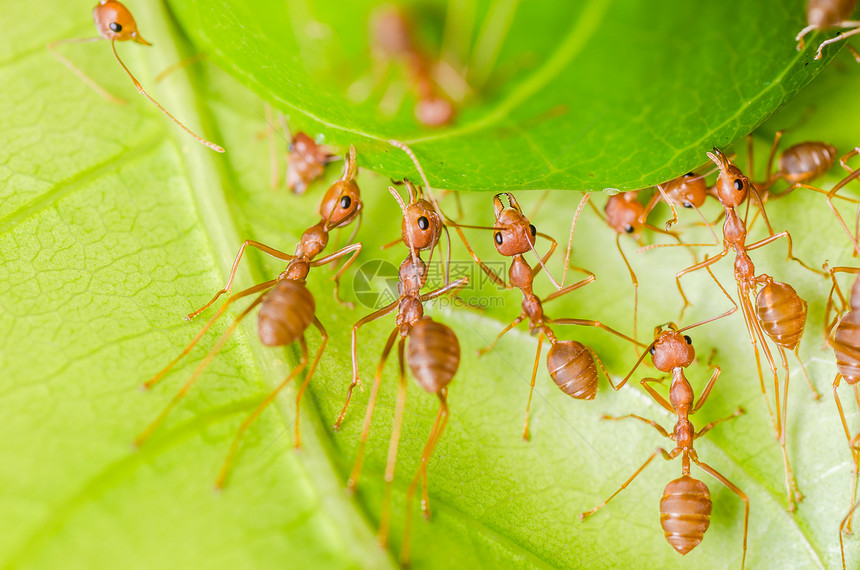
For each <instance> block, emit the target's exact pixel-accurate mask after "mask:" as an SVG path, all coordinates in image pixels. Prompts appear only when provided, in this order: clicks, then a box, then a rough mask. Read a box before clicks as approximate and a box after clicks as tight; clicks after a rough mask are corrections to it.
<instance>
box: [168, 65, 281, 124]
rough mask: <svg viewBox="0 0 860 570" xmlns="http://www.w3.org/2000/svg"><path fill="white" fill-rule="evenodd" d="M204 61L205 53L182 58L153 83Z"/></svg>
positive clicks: (169, 66)
mask: <svg viewBox="0 0 860 570" xmlns="http://www.w3.org/2000/svg"><path fill="white" fill-rule="evenodd" d="M204 59H206V54H205V53H198V54H196V55H190V56H188V57H185V58H182V59H180V60H179V61H177V62H176V63H172V64H170V65H168V66H167V67H165V68H164V70H163V71H162V72H161V73H159V74H158V75H156V76H155V79H153V81H155V82H156V83H161V82H162V81H164V80H165V79H166V78H167V76H168V75H171V74H173V73H175V72H177V71H179V70H180V69H184V68H186V67H189V66H191V65H194V64H195V63H198V62H201V61H203V60H204ZM266 106H269V104H268V103H266ZM269 112H270V113H271V107H269Z"/></svg>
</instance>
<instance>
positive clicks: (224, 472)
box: [215, 335, 308, 490]
mask: <svg viewBox="0 0 860 570" xmlns="http://www.w3.org/2000/svg"><path fill="white" fill-rule="evenodd" d="M299 344H300V346H301V348H302V357H301V359H300V360H299V363H298V365H297V366H296V367H295V368H293V370H292V371H290V373H289V374H288V375H287V377H286V378H285V379H284V381H283V382H281V383H280V384H279V385H278V386H277V388H275V389H274V390H272V391H271V392H270V393H269V395H268V396H266V398H265V399H264V400H263V401H262V402H260V404H259V405H258V406H257V407H256V408H254V411H253V412H251V413H250V414H249V415H248V417H247V418H245V421H243V422H242V425H241V426H239V429H238V430H236V435H235V436H233V442H232V443H231V444H230V450H229V451H228V452H227V456H226V457H225V458H224V463H223V464H222V465H221V470H220V471H219V472H218V477H217V478H216V479H215V488H216V489H218V490H220V489H223V488H224V486H225V484H226V483H227V477H228V476H229V474H230V471H231V469H232V468H233V461H234V458H235V457H236V452H237V451H239V442H241V441H242V436H243V435H244V434H245V432H246V431H247V430H248V428H249V427H250V426H251V424H252V423H254V420H256V419H257V418H258V417H259V416H260V414H262V413H263V410H265V409H266V408H267V407H268V406H269V404H271V403H272V402H274V401H275V398H276V397H277V396H278V394H279V393H280V392H281V390H283V389H284V388H285V387H286V386H287V384H289V383H290V382H292V380H293V378H295V377H296V376H298V375H299V374H300V373H301V372H302V370H304V369H305V367H306V366H307V365H308V345H307V342H305V337H304V335H302V336H301V337H300V338H299ZM298 423H299V418H298V416H296V425H298Z"/></svg>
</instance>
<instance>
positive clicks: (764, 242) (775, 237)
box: [746, 208, 854, 277]
mask: <svg viewBox="0 0 860 570" xmlns="http://www.w3.org/2000/svg"><path fill="white" fill-rule="evenodd" d="M833 211H834V212H835V211H836V209H835V208H833ZM837 217H839V219H840V221H841V222H842V227H844V228H845V231H846V232H848V235H849V236H851V232H850V231H849V230H848V227H847V226H845V222H844V221H843V220H842V217H841V216H837ZM782 237H784V238H786V239H787V240H788V257H787V258H786V259H788V260H791V261H796V262H797V263H799V264H800V265H801V267H803V268H804V269H806V270H807V271H811V272H812V273H815V274H816V275H823V276H824V277H827V274H826V273H824V272H822V271H818V270H817V269H813V268H812V267H810V266H808V265H806V264H805V263H804V262H803V261H802V260H801V259H800V258H798V257H795V256H794V254H792V249H793V246H792V242H791V234H790V233H788V232H787V231H785V232H779V233H778V234H773V235H771V236H769V237H766V238H764V239H762V240H759V241H757V242H755V243H752V244H750V245H748V246H746V250H747V251H752V250H754V249H758V248H760V247H764V246H766V245H767V244H769V243H772V242H774V241H776V240H778V239H779V238H782ZM851 239H852V240H854V236H851Z"/></svg>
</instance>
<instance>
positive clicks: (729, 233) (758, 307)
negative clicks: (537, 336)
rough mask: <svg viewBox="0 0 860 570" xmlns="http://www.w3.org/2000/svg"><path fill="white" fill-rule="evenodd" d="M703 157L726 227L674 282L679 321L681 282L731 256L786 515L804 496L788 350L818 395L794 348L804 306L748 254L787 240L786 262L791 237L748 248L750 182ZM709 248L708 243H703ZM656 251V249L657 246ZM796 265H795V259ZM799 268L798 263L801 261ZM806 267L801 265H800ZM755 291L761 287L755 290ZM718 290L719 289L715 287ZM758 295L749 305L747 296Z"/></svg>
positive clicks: (719, 156)
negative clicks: (791, 437) (791, 417)
mask: <svg viewBox="0 0 860 570" xmlns="http://www.w3.org/2000/svg"><path fill="white" fill-rule="evenodd" d="M708 157H709V158H710V159H711V160H712V161H713V162H714V164H716V165H717V166H718V168H719V170H720V173H719V176H718V177H717V183H716V185H715V188H716V191H717V196H718V198H719V200H720V203H721V204H722V205H723V208H724V211H725V222H724V224H723V250H722V251H721V252H719V253H718V254H717V255H715V256H713V257H711V258H708V259H706V260H705V261H703V262H701V263H697V264H696V265H693V266H691V267H688V268H686V269H684V270H683V271H680V272H678V274H677V275H676V276H675V282H676V285H677V287H678V291H679V292H680V294H681V298H682V299H683V300H684V307H683V309H682V311H681V314H682V316H683V313H684V310H685V309H686V308H687V307H688V306H689V304H690V303H689V301H688V299H687V296H686V295H685V294H684V290H683V288H682V287H681V278H682V277H683V276H684V275H686V274H688V273H691V272H694V271H698V270H700V269H704V268H709V267H710V266H711V265H713V264H714V263H716V262H718V261H719V260H721V259H722V258H723V257H725V256H726V255H728V254H729V252H730V251H732V250H734V252H735V264H734V276H735V281H736V282H737V292H738V301H739V302H740V307H741V309H742V311H741V312H742V314H743V317H744V322H745V324H746V328H747V332H748V334H749V339H750V344H752V346H753V351H754V353H755V358H756V365H757V369H758V374H759V383H760V385H761V390H762V394H763V395H764V396H765V401H766V402H767V405H768V411H769V412H770V414H771V420H772V422H773V424H774V429H775V431H776V434H777V439H778V440H779V443H780V447H781V449H782V455H783V462H784V468H785V482H786V487H787V489H788V501H789V507H788V508H789V511H792V512H793V511H794V510H795V508H796V502H797V501H800V500H802V499H803V495H802V494H801V493H800V491H799V490H798V488H797V483H796V481H795V479H794V474H793V472H792V469H791V464H790V462H789V460H788V451H787V448H786V443H785V436H786V415H785V414H786V408H787V404H788V380H789V372H788V361H787V359H786V356H785V350H786V349H788V350H791V351H793V352H794V353H795V356H796V357H797V360H798V362H799V363H800V365H801V368H802V369H803V372H804V375H805V376H806V380H807V383H808V384H809V386H810V388H811V389H812V391H813V394H814V396H815V397H816V399H817V398H818V397H820V396H819V394H818V392H816V391H815V387H814V386H813V385H812V381H811V380H810V379H809V375H808V374H806V369H805V367H804V366H803V362H802V361H801V359H800V356H799V354H798V346H799V343H800V339H801V336H802V335H803V327H804V325H805V323H806V313H807V308H806V302H805V301H804V300H803V299H801V298H800V297H799V296H798V294H797V292H796V291H795V290H794V288H793V287H791V285H788V284H786V283H780V282H778V281H775V280H774V279H773V278H772V277H770V276H769V275H767V274H760V275H756V274H755V265H754V264H753V262H752V259H750V257H749V255H748V252H749V251H752V250H754V249H758V248H760V247H764V246H766V245H768V244H770V243H772V242H773V241H776V240H777V239H779V238H783V237H784V238H786V239H787V240H788V258H789V259H794V260H797V258H795V257H793V256H792V247H791V235H790V234H789V233H788V232H786V231H784V232H780V233H778V234H774V235H771V236H769V237H766V238H764V239H762V240H759V241H757V242H755V243H752V244H747V243H746V239H747V229H746V224H745V223H744V221H743V220H742V219H741V218H740V217H739V216H738V213H737V207H738V206H739V205H740V204H742V203H743V202H744V200H745V199H746V198H747V193H748V192H749V189H750V187H751V184H750V181H749V179H748V178H747V177H746V176H745V175H744V174H743V173H742V172H741V171H740V169H739V168H738V167H737V166H735V165H734V164H732V163H731V161H730V160H729V159H728V158H727V157H726V156H725V155H724V154H723V153H722V152H720V151H719V150H718V149H716V148H715V149H714V152H713V153H708ZM708 245H710V244H708ZM656 247H660V246H656ZM797 261H798V262H800V260H797ZM800 263H801V264H802V262H800ZM804 267H805V266H804ZM759 287H762V288H761V289H760V290H759V289H758V288H759ZM720 288H721V289H722V286H720ZM757 291H758V294H757V295H756V299H755V306H753V302H752V300H751V299H752V296H753V295H754V294H755V293H756V292H757ZM723 293H724V294H725V295H726V297H728V298H729V300H730V301H731V302H732V304H733V305H735V306H734V308H733V309H731V310H730V311H729V313H732V312H734V311H735V310H737V305H736V304H735V302H734V300H733V299H732V298H731V296H730V295H728V293H727V292H726V291H725V289H723ZM765 335H767V336H768V337H769V338H770V339H771V340H772V341H773V342H774V344H776V346H777V350H778V352H779V355H780V358H781V361H782V368H783V370H784V371H785V376H784V380H783V388H782V390H783V397H782V401H781V402H780V396H779V391H780V388H779V376H778V372H777V367H776V363H775V362H774V359H773V355H772V354H771V350H770V348H769V347H768V345H767V342H766V341H765ZM759 343H761V349H762V351H763V352H764V354H765V358H766V359H767V362H768V364H769V366H770V370H771V373H772V374H773V385H774V405H775V409H776V414H775V415H774V408H772V407H771V405H770V400H769V399H767V391H766V389H765V384H764V377H763V375H762V369H761V359H760V354H759V348H758V345H759Z"/></svg>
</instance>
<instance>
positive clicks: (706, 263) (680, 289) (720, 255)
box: [670, 244, 729, 321]
mask: <svg viewBox="0 0 860 570" xmlns="http://www.w3.org/2000/svg"><path fill="white" fill-rule="evenodd" d="M670 245H671V244H670ZM728 253H729V248H728V247H725V248H724V249H723V251H721V252H720V253H718V254H717V255H715V256H714V257H710V258H708V259H706V260H705V261H703V262H701V263H697V264H695V265H691V266H690V267H688V268H686V269H684V270H682V271H679V272H678V273H677V274H675V285H676V286H677V287H678V292H679V293H680V294H681V299H683V300H684V306H683V307H682V308H681V315H680V317H679V318H678V320H679V321H683V320H684V312H685V311H686V310H687V307H689V306H690V304H691V303H690V300H689V299H687V295H685V294H684V288H683V287H681V277H683V276H684V275H686V274H688V273H692V272H694V271H698V270H699V269H702V268H703V267H708V266H709V265H713V264H714V263H716V262H717V261H719V260H720V259H722V258H724V257H725V256H726V255H728Z"/></svg>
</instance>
